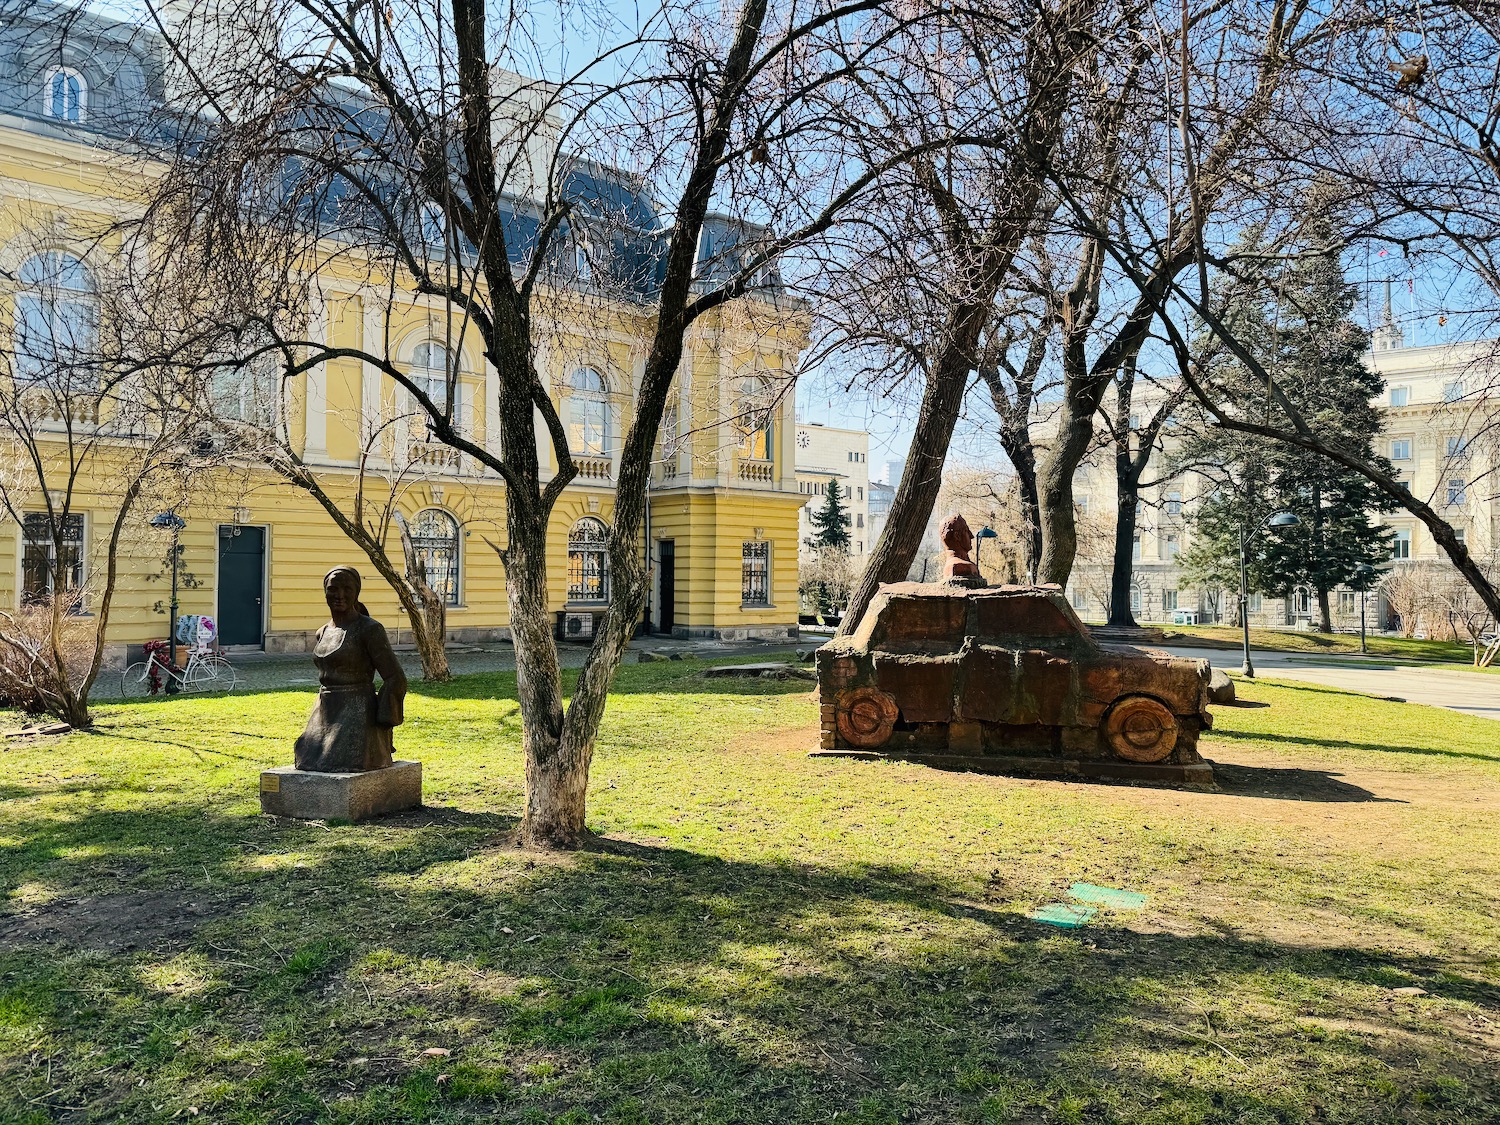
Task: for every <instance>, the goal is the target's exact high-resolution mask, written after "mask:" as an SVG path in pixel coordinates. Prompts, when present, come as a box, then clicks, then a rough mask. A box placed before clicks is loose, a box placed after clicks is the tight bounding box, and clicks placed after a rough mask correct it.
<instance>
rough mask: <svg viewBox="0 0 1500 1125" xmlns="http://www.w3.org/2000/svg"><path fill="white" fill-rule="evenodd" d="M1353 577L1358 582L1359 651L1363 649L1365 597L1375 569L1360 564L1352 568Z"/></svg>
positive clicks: (1364, 650)
mask: <svg viewBox="0 0 1500 1125" xmlns="http://www.w3.org/2000/svg"><path fill="white" fill-rule="evenodd" d="M1354 577H1355V578H1357V579H1358V580H1359V651H1360V652H1362V653H1363V652H1366V651H1368V650H1367V649H1366V648H1365V597H1366V596H1367V595H1368V594H1369V592H1370V579H1372V578H1374V577H1375V568H1374V567H1373V566H1371V565H1370V564H1369V563H1360V564H1359V565H1358V566H1357V567H1355V568H1354Z"/></svg>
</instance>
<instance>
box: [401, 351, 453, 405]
mask: <svg viewBox="0 0 1500 1125" xmlns="http://www.w3.org/2000/svg"><path fill="white" fill-rule="evenodd" d="M457 371H458V366H457V364H456V363H455V362H454V360H453V356H452V355H451V354H450V353H449V351H448V349H447V348H445V347H443V345H442V344H440V343H438V342H437V341H436V340H428V341H427V342H425V343H421V344H418V345H417V346H416V347H415V348H413V349H412V353H411V381H412V382H413V383H415V384H416V385H417V387H418V388H420V389H421V391H422V393H423V394H425V395H426V396H427V397H428V398H430V399H431V400H432V403H433V405H434V406H436V407H437V408H438V409H439V410H442V411H446V410H447V409H448V389H449V387H450V385H451V382H450V380H455V379H456V378H457Z"/></svg>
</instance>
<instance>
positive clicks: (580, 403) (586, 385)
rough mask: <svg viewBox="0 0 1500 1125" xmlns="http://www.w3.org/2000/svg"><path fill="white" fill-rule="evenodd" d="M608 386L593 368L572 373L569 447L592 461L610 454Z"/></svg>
mask: <svg viewBox="0 0 1500 1125" xmlns="http://www.w3.org/2000/svg"><path fill="white" fill-rule="evenodd" d="M609 431H610V409H609V384H608V383H606V382H605V381H604V376H603V375H602V374H600V373H599V372H598V371H597V370H595V369H594V368H592V367H580V368H578V370H576V371H574V372H573V378H572V379H571V380H569V390H568V446H569V448H571V449H572V451H573V452H574V453H584V454H588V455H590V456H593V457H605V456H608V454H609V436H610V435H609Z"/></svg>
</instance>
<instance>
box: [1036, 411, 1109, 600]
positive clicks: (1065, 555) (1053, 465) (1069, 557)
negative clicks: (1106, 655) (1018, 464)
mask: <svg viewBox="0 0 1500 1125" xmlns="http://www.w3.org/2000/svg"><path fill="white" fill-rule="evenodd" d="M1095 406H1096V407H1097V403H1096V404H1095ZM1092 423H1093V410H1088V411H1087V412H1083V411H1080V410H1076V409H1072V408H1069V407H1067V406H1065V407H1064V408H1063V411H1062V417H1061V419H1060V421H1059V423H1058V430H1057V442H1056V445H1055V446H1054V447H1053V449H1052V450H1051V452H1050V453H1049V454H1048V455H1047V457H1046V458H1045V459H1044V460H1043V461H1042V465H1041V469H1040V471H1039V472H1038V473H1037V501H1038V503H1039V504H1040V506H1041V523H1042V561H1041V565H1040V566H1038V567H1037V576H1036V580H1037V581H1038V582H1041V583H1048V582H1051V583H1056V584H1057V585H1059V586H1066V585H1067V584H1068V577H1069V576H1070V575H1071V574H1072V573H1073V560H1074V559H1075V558H1077V556H1078V524H1077V521H1076V519H1075V518H1074V516H1073V474H1074V473H1075V472H1077V470H1078V465H1079V463H1080V462H1081V461H1082V460H1083V458H1084V455H1085V454H1086V453H1087V452H1088V448H1089V442H1090V441H1091V440H1093V436H1094V427H1093V424H1092ZM1127 595H1128V591H1127ZM1116 602H1118V599H1116ZM1114 608H1115V611H1116V612H1118V611H1119V605H1118V604H1116V605H1115V607H1114ZM1127 612H1129V610H1128V607H1127Z"/></svg>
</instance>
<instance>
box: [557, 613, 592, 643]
mask: <svg viewBox="0 0 1500 1125" xmlns="http://www.w3.org/2000/svg"><path fill="white" fill-rule="evenodd" d="M593 635H594V615H593V614H592V613H565V614H563V638H564V639H565V640H570V641H574V640H578V641H582V640H588V639H589V638H590V637H592V636H593Z"/></svg>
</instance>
